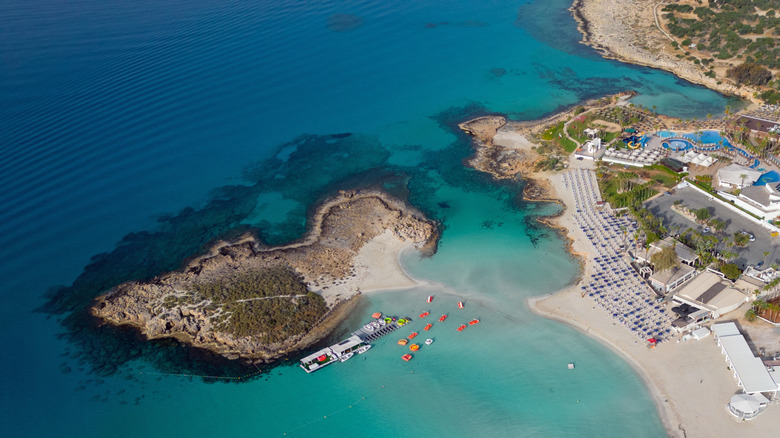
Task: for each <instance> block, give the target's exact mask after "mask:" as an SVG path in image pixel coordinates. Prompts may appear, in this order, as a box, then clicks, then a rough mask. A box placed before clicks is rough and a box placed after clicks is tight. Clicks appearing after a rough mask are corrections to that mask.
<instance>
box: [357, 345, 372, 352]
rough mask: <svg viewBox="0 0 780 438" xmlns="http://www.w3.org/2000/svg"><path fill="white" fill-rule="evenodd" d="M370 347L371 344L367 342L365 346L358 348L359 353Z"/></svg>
mask: <svg viewBox="0 0 780 438" xmlns="http://www.w3.org/2000/svg"><path fill="white" fill-rule="evenodd" d="M369 348H371V344H366V345H364V346H362V347H360V348H358V349H357V354H363V353H365V352H366V351H368V349H369Z"/></svg>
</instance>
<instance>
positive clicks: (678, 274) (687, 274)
mask: <svg viewBox="0 0 780 438" xmlns="http://www.w3.org/2000/svg"><path fill="white" fill-rule="evenodd" d="M694 275H696V269H694V268H693V267H691V266H688V265H679V266H675V267H672V268H669V269H667V270H665V271H660V272H656V273H654V274H653V275H651V276H650V278H648V281H649V282H650V285H651V286H652V287H653V289H655V290H656V291H658V292H661V293H663V294H667V293H669V292H671V291H673V290H675V289H676V288H678V287H679V286H680V285H682V284H683V283H685V282H686V281H688V280H690V279H691V278H693V276H694Z"/></svg>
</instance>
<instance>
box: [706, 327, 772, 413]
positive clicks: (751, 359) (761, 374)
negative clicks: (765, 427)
mask: <svg viewBox="0 0 780 438" xmlns="http://www.w3.org/2000/svg"><path fill="white" fill-rule="evenodd" d="M712 333H713V336H714V337H715V341H716V342H717V343H718V345H719V346H720V347H721V353H723V354H724V355H725V356H726V363H728V366H729V369H730V370H732V371H733V373H734V378H735V379H736V380H737V385H739V387H740V388H742V390H743V392H744V393H743V394H737V395H735V396H734V397H732V398H731V400H730V402H729V404H728V405H727V408H728V410H729V412H730V413H731V415H733V416H735V417H737V418H739V419H742V420H752V419H753V418H755V417H757V416H758V415H759V414H761V413H762V412H764V411H765V410H766V408H767V405H769V401H770V400H771V399H772V398H774V397H775V394H777V391H778V384H777V382H775V380H774V379H773V378H772V376H771V375H770V373H769V370H767V367H766V366H764V363H763V361H762V360H761V358H759V357H755V356H754V355H753V352H752V351H751V350H750V346H748V343H747V341H745V338H744V336H742V334H741V333H740V332H739V329H738V328H737V326H736V325H735V324H734V323H733V322H727V323H722V324H713V325H712Z"/></svg>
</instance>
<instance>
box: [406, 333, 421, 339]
mask: <svg viewBox="0 0 780 438" xmlns="http://www.w3.org/2000/svg"><path fill="white" fill-rule="evenodd" d="M417 335H418V333H417V332H412V334H411V335H409V336H407V338H409V339H414V337H415V336H417Z"/></svg>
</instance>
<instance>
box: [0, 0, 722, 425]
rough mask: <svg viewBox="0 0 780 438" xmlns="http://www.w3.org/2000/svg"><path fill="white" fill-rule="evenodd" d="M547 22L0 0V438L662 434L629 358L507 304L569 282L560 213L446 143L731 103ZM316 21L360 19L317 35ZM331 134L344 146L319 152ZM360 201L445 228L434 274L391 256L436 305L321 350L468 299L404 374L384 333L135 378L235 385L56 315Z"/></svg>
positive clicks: (379, 11) (373, 301) (189, 4)
mask: <svg viewBox="0 0 780 438" xmlns="http://www.w3.org/2000/svg"><path fill="white" fill-rule="evenodd" d="M567 6H568V4H567V2H565V1H561V0H555V1H545V2H525V3H522V2H512V1H494V2H490V3H486V4H481V5H474V4H472V2H465V1H454V2H453V1H447V2H443V1H425V2H420V1H415V2H402V3H387V2H378V1H371V0H363V1H349V2H347V1H342V2H278V1H271V2H245V1H227V2H216V1H213V0H196V1H186V2H185V1H174V2H170V1H155V0H153V1H148V2H143V3H136V2H116V1H102V0H101V1H98V0H80V1H72V2H50V1H46V2H44V1H41V0H32V1H28V2H23V3H12V2H5V3H0V36H2V38H0V144H2V145H3V146H2V148H0V184H2V186H3V191H2V194H0V219H1V220H0V231H2V232H0V248H2V250H0V262H1V263H0V275H2V278H3V282H2V286H0V293H1V294H2V297H3V306H0V321H2V322H3V324H2V325H0V345H2V346H3V349H4V351H5V352H7V354H4V355H3V359H2V360H0V366H1V367H2V373H0V424H2V425H3V430H5V431H11V433H10V435H11V436H105V435H108V434H109V433H110V434H112V435H113V436H138V435H139V434H145V435H151V436H162V435H182V434H184V433H187V434H190V435H192V436H207V435H208V436H210V435H213V434H214V433H227V434H231V433H232V434H236V433H244V434H246V433H252V434H255V435H261V436H279V435H281V434H283V433H285V432H288V433H291V432H295V433H297V434H299V435H302V434H312V433H316V434H325V435H334V434H336V433H338V434H339V435H342V436H365V435H366V434H368V433H387V432H391V433H392V432H397V433H404V431H408V430H409V425H414V431H415V432H417V433H420V434H423V435H429V436H444V435H448V436H460V435H474V434H477V435H498V436H571V435H579V436H596V435H598V436H625V435H627V434H631V435H634V436H659V435H662V434H663V429H662V427H661V425H660V422H659V420H658V418H657V416H656V415H655V412H654V408H653V406H652V404H651V403H650V400H649V397H648V395H647V393H646V392H645V391H644V389H643V388H642V386H641V383H640V381H639V379H638V378H637V376H636V375H635V374H634V373H633V371H632V370H631V369H630V368H629V367H628V366H627V365H626V364H625V363H624V362H622V361H621V360H620V359H619V358H617V357H615V356H614V355H612V354H611V353H610V352H608V351H607V350H606V349H604V348H603V347H601V346H600V345H598V344H597V343H595V342H593V341H591V340H589V339H587V338H585V337H583V336H582V335H580V334H578V333H576V332H574V331H573V330H571V329H569V328H566V327H562V326H560V325H558V324H555V323H552V322H548V321H544V320H541V319H539V318H537V317H535V316H533V315H531V314H529V313H528V311H527V310H526V309H525V307H524V304H523V302H524V299H525V298H526V297H527V296H530V295H535V294H540V293H547V292H551V291H553V290H556V289H558V288H560V287H561V286H563V285H565V284H567V283H568V282H570V281H572V279H573V278H574V277H575V276H576V269H577V268H576V265H575V264H574V263H573V262H572V261H571V260H570V259H569V258H568V257H567V256H566V255H565V253H564V251H563V247H562V242H561V240H560V239H558V238H557V237H556V236H555V235H554V234H552V233H551V232H549V231H546V230H544V229H540V228H539V227H536V226H534V222H533V221H532V220H529V216H530V215H533V214H540V213H543V212H549V211H552V210H554V209H555V207H554V206H544V205H527V204H523V203H522V202H518V201H517V196H518V193H519V190H520V188H521V187H519V186H518V185H516V184H503V185H496V184H493V183H492V182H491V181H490V180H489V179H488V178H487V177H485V176H483V175H479V174H477V173H476V172H471V171H468V170H465V169H464V168H463V166H462V160H463V159H464V158H465V157H466V156H468V155H469V154H470V147H469V145H468V140H467V139H466V138H465V137H463V136H462V135H460V134H458V133H456V132H455V131H454V130H453V129H452V126H453V124H454V123H456V122H458V121H461V120H463V118H465V117H469V116H472V115H476V114H483V113H486V112H504V113H507V114H509V115H510V117H512V118H515V119H531V118H537V117H541V116H543V115H545V114H548V113H550V112H551V111H554V110H556V109H557V108H560V107H564V106H569V105H573V104H576V103H577V102H578V101H580V100H582V99H585V98H590V97H596V96H600V95H602V94H605V93H614V92H618V91H622V90H625V89H636V90H638V91H639V92H640V93H642V95H641V96H639V97H638V98H637V101H638V102H639V103H642V104H643V105H646V106H652V105H656V106H657V108H658V110H659V111H660V112H666V113H671V114H672V115H679V116H682V117H692V116H698V117H701V116H702V115H704V114H706V113H714V114H718V113H720V112H722V109H723V108H724V106H725V105H726V104H728V103H731V104H732V106H734V103H733V102H731V101H729V100H727V99H725V98H724V97H722V96H719V95H717V94H715V93H713V92H710V91H708V90H705V89H703V88H700V87H695V86H691V85H690V84H687V83H685V82H683V81H679V80H677V79H676V78H674V77H673V76H671V75H668V74H666V73H662V72H658V71H653V70H649V69H644V68H635V67H631V66H625V65H620V64H617V63H614V62H610V61H605V60H602V59H600V58H599V57H598V56H596V55H595V54H594V53H593V52H592V51H590V50H588V49H587V48H585V47H584V46H581V45H579V44H577V43H576V41H577V39H578V37H577V33H576V28H575V27H574V24H573V22H572V21H571V18H570V17H569V16H568V13H567V12H566V11H565V8H566V7H567ZM334 14H353V15H356V16H359V17H360V18H361V19H362V25H360V26H359V27H357V28H355V29H352V30H345V29H336V30H333V29H331V28H329V27H328V19H329V17H331V16H333V15H334ZM339 133H354V135H352V136H330V135H329V134H339ZM363 185H371V186H377V185H380V186H383V187H385V188H386V189H388V190H391V191H393V192H394V193H397V194H399V195H407V196H408V197H409V199H410V200H411V201H412V202H413V203H414V204H415V205H417V206H418V207H420V208H422V209H423V210H424V211H425V212H426V213H428V214H429V215H431V216H432V217H434V218H437V219H439V220H441V221H443V224H444V226H445V228H444V233H443V235H442V240H441V245H440V250H439V252H438V253H437V254H436V255H435V256H434V257H431V258H427V259H419V258H417V257H416V256H414V255H409V256H408V257H407V258H406V259H405V265H406V267H407V269H408V270H409V271H410V273H412V275H414V276H415V277H418V278H422V279H426V280H428V281H430V282H431V286H430V287H429V288H426V289H425V290H410V291H403V292H398V291H395V292H388V293H383V294H377V295H373V296H371V297H368V298H367V299H366V300H365V301H366V302H365V306H364V309H363V311H362V312H363V313H360V314H356V315H355V317H354V319H353V320H351V321H349V322H348V323H347V324H345V326H344V327H343V329H342V330H341V333H339V334H336V335H334V337H335V338H338V337H340V336H341V335H342V334H346V333H348V332H349V331H350V330H351V329H354V328H355V327H356V326H358V325H359V324H361V322H362V321H364V320H365V318H366V316H367V315H368V314H370V313H371V312H373V311H374V310H376V309H380V310H383V311H386V312H390V313H397V314H404V313H410V314H412V315H414V314H417V313H419V311H421V310H422V309H423V308H424V296H425V295H428V294H431V293H433V294H435V295H436V297H437V298H436V301H435V302H434V303H433V305H432V306H430V310H432V311H434V314H435V313H438V312H445V311H451V312H455V310H454V303H455V302H457V301H458V300H459V299H465V300H466V302H467V310H466V311H464V317H465V318H471V317H473V316H478V317H480V318H481V319H482V320H483V322H482V323H481V324H479V325H478V326H476V327H473V328H469V329H468V330H467V331H466V332H464V333H457V332H455V331H454V327H453V326H454V325H455V323H456V321H457V319H456V318H455V316H454V315H453V318H452V319H450V320H448V321H447V324H450V325H449V326H447V325H445V324H442V325H441V327H439V325H437V326H436V327H435V328H434V332H435V337H436V343H435V344H433V345H432V346H431V347H430V348H426V349H424V350H422V351H421V352H420V353H419V354H418V357H417V358H416V359H415V360H414V361H413V362H410V363H408V364H407V363H404V362H402V361H401V360H400V358H399V356H400V351H399V350H398V348H400V347H398V346H397V345H395V339H385V340H382V341H380V342H378V343H377V345H376V346H375V348H374V349H372V350H371V351H370V352H369V354H367V355H366V356H365V358H362V357H361V358H360V360H356V359H353V360H352V361H350V362H347V363H345V364H338V365H334V366H332V367H329V368H327V369H325V370H323V371H321V372H318V373H315V374H312V375H305V374H304V373H303V372H302V371H301V370H300V369H299V368H297V367H295V366H290V367H285V366H283V367H277V368H273V369H271V370H266V371H265V372H264V375H266V376H264V377H263V378H259V379H255V380H252V381H251V382H249V383H240V384H238V383H204V382H203V381H202V380H201V379H191V378H186V377H180V376H162V375H157V374H153V373H159V374H181V373H188V372H191V371H193V370H199V371H202V372H205V371H204V370H208V371H210V372H211V371H213V372H215V373H216V372H223V373H226V372H229V371H235V370H232V369H231V370H225V369H213V368H208V366H207V365H204V364H201V363H199V362H198V365H197V366H193V367H188V366H187V362H188V360H189V359H190V358H189V356H188V355H189V352H188V351H187V350H186V349H184V348H181V347H179V346H177V345H175V344H170V343H161V344H154V345H144V344H139V343H138V342H137V341H136V340H135V339H134V338H133V337H132V336H129V335H127V334H125V333H118V332H116V333H115V332H111V331H106V330H94V328H93V327H91V326H89V325H88V324H86V323H85V322H84V321H76V322H73V320H72V319H73V318H72V317H71V318H68V315H71V314H70V313H69V309H70V308H72V307H73V306H76V307H78V306H83V305H84V303H87V302H88V301H89V299H90V297H91V296H92V295H93V294H94V293H97V292H99V291H101V290H103V289H104V288H106V287H110V286H111V285H112V284H115V283H116V282H118V281H122V280H124V279H132V278H140V277H144V276H149V275H154V274H156V273H159V272H160V271H164V270H168V269H175V268H176V267H177V266H178V264H179V262H180V261H181V260H182V259H183V258H184V257H186V256H188V255H190V254H192V253H193V252H195V251H197V250H198V249H200V248H201V247H202V246H203V245H205V244H206V243H207V242H208V241H209V240H210V239H212V238H215V237H217V236H218V235H220V233H222V232H229V231H231V230H236V229H241V228H240V227H241V225H242V224H243V225H254V226H257V227H259V229H260V231H259V232H260V234H261V235H262V236H263V237H264V238H266V239H267V240H268V241H271V242H282V241H285V240H289V239H292V238H295V237H297V236H299V235H300V233H301V232H302V231H303V229H304V225H305V224H304V221H305V219H304V218H305V213H306V209H307V208H309V207H310V206H311V204H312V203H313V202H315V201H316V200H317V199H319V198H320V197H322V196H324V195H326V194H328V193H331V192H332V191H334V190H337V189H341V188H350V187H354V186H363ZM187 207H192V208H189V209H188V208H187ZM123 236H124V239H123ZM74 281H75V285H74V286H73V287H71V288H70V289H68V291H69V294H65V295H62V296H60V298H61V300H59V301H57V302H56V303H55V304H56V305H54V306H50V307H49V310H50V312H52V311H54V310H56V311H57V312H54V313H47V312H34V310H35V309H38V308H39V307H40V306H42V305H44V304H45V303H47V298H46V297H45V296H44V294H45V292H46V291H47V290H48V289H49V288H51V287H53V286H56V285H60V284H64V285H68V286H70V285H71V284H73V283H74ZM450 309H453V310H450ZM61 321H62V323H61ZM440 328H441V331H439V329H440ZM196 359H197V358H194V359H192V361H193V362H197V360H196ZM570 361H575V362H577V369H576V371H575V372H570V371H568V370H566V368H565V364H566V363H568V362H570ZM93 368H95V370H94V371H93ZM411 371H414V373H412V372H411ZM383 386H384V388H383ZM363 397H365V399H363ZM577 400H579V401H580V402H579V403H577ZM627 401H630V403H628V402H627ZM355 402H359V403H355ZM349 406H352V407H351V408H350V407H349ZM42 412H45V413H46V421H40V419H41V413H42ZM434 413H435V414H434ZM325 416H327V418H325Z"/></svg>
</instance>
